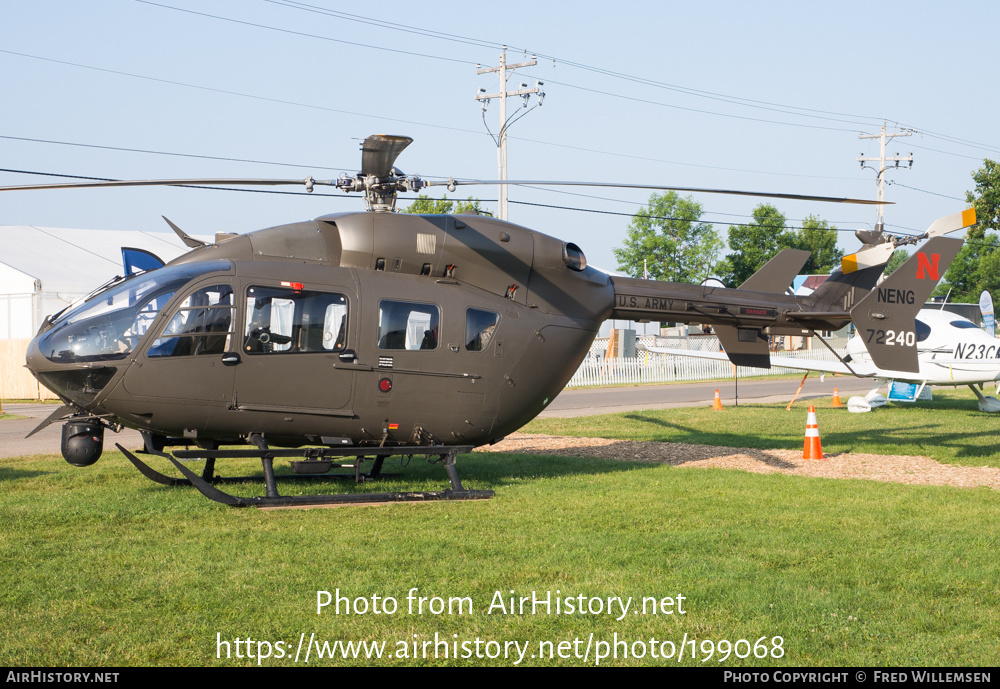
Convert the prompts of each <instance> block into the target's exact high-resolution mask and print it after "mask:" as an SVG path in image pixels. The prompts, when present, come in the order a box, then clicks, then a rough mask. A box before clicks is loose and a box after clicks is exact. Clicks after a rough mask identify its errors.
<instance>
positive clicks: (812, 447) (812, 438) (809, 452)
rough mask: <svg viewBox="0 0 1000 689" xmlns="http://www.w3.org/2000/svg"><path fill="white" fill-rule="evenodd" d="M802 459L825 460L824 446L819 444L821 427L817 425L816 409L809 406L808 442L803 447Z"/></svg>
mask: <svg viewBox="0 0 1000 689" xmlns="http://www.w3.org/2000/svg"><path fill="white" fill-rule="evenodd" d="M802 459H823V446H822V445H820V442H819V426H818V425H817V423H816V407H814V406H813V405H811V404H810V405H809V416H807V417H806V441H805V443H804V444H803V445H802Z"/></svg>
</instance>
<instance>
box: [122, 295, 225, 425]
mask: <svg viewBox="0 0 1000 689" xmlns="http://www.w3.org/2000/svg"><path fill="white" fill-rule="evenodd" d="M217 280H218V278H216V281H211V282H203V283H201V284H200V285H197V286H195V287H193V288H192V289H190V290H189V291H188V292H187V293H186V294H185V295H182V297H181V299H180V301H174V302H173V305H172V306H171V308H170V312H169V313H168V314H167V318H165V319H160V320H159V321H158V324H157V326H156V327H157V328H160V330H159V332H157V333H155V336H154V339H153V340H152V341H151V343H150V344H149V346H148V347H147V348H146V351H145V352H142V353H141V354H140V355H139V356H138V357H137V358H136V361H135V363H134V364H133V365H132V366H130V367H129V370H128V371H127V372H126V374H125V378H124V385H125V389H126V390H127V391H128V392H129V393H130V394H131V395H134V396H135V397H137V398H140V399H141V398H160V399H162V398H167V399H171V400H177V401H183V402H188V403H191V404H211V405H212V406H225V405H226V404H228V402H229V400H231V399H232V395H233V370H232V368H231V367H230V366H227V365H226V362H225V361H224V359H225V357H226V354H227V352H229V351H230V350H231V349H233V348H234V338H235V324H236V317H235V316H236V313H235V311H236V309H235V306H236V301H235V297H234V293H233V287H232V285H230V284H228V282H218V281H217Z"/></svg>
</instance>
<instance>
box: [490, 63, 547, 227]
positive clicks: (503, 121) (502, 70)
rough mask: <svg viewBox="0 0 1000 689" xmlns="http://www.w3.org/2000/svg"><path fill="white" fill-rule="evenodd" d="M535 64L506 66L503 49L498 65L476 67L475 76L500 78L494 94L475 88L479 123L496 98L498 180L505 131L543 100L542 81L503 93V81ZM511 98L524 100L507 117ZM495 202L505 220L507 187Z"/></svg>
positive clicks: (503, 158)
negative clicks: (491, 74)
mask: <svg viewBox="0 0 1000 689" xmlns="http://www.w3.org/2000/svg"><path fill="white" fill-rule="evenodd" d="M537 64H538V62H537V61H536V59H535V56H534V55H532V56H531V59H530V60H529V61H527V62H518V63H516V64H507V46H504V47H503V51H502V52H501V53H500V65H499V66H497V67H480V66H479V65H476V74H487V73H489V72H496V73H497V74H498V75H499V76H500V91H499V92H497V93H486V89H482V88H481V89H479V93H478V94H476V100H478V101H482V102H483V124H486V106H487V105H489V102H490V100H492V99H493V98H499V99H500V131H499V133H498V134H497V135H496V136H493V132H490V136H492V137H493V140H494V141H495V142H496V145H497V168H498V172H499V175H500V180H501V181H503V180H506V179H507V129H508V128H510V126H511V125H512V124H514V122H516V121H517V120H519V119H521V117H524V116H525V115H527V114H528V113H529V112H531V111H532V110H534V109H535V108H537V107H538V106H539V105H541V104H542V99H543V98H545V92H544V91H542V82H540V81H536V82H535V88H533V89H529V88H528V85H527V84H525V83H522V84H521V88H519V89H517V90H516V91H508V90H507V80H508V79H509V78H510V75H511V74H512V73H513V72H514V70H515V69H518V68H519V67H534V66H535V65H537ZM533 94H537V95H538V103H536V104H535V105H534V106H533V107H531V108H528V109H527V110H526V111H525V112H523V113H521V115H520V116H519V117H517V118H514V115H517V113H518V112H520V111H521V109H522V108H527V107H528V99H530V98H531V96H532V95H533ZM513 96H520V97H521V98H523V99H524V102H523V103H522V104H521V105H520V106H519V107H518V109H517V110H515V111H514V114H513V115H511V116H510V117H507V99H508V98H510V97H513ZM489 130H490V128H489V125H486V131H489ZM497 198H498V199H499V200H500V202H499V214H500V219H501V220H506V219H507V185H506V184H500V195H499V196H498V197H497Z"/></svg>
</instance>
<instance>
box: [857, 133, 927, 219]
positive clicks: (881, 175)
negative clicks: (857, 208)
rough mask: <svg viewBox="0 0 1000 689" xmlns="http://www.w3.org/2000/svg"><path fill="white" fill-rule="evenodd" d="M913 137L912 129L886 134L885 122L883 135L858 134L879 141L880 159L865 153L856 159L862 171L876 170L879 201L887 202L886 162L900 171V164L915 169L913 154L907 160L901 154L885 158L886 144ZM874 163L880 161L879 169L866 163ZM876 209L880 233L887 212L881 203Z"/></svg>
mask: <svg viewBox="0 0 1000 689" xmlns="http://www.w3.org/2000/svg"><path fill="white" fill-rule="evenodd" d="M912 135H913V130H912V129H904V130H902V131H899V132H896V133H894V134H886V133H885V121H883V122H882V133H881V134H858V138H859V139H878V140H879V156H878V158H873V157H870V156H866V155H865V154H864V153H862V154H861V155H859V156H858V157H857V158H856V160H857V161H858V162H859V163H861V169H862V170H863V169H865V168H866V167H867V168H868V169H869V170H874V171H875V183H876V185H877V187H878V200H879V201H885V171H886V169H887V167H886V162H890V163H895V165H894V166H893V167H895V168H896V169H899V164H900V163H909V164H910V165H909V166H910V167H911V168H912V167H913V154H912V153H911V154H910V155H908V156H906V157H905V158H904V157H901V156H900V155H899V153H896V155H894V156H893V157H892V158H888V159H887V158H886V157H885V144H886V142H888V141H891V140H892V139H894V138H896V137H897V136H912ZM872 161H878V167H877V168H874V167H872V166H870V165H865V163H867V162H872ZM876 208H877V209H878V210H877V211H876V213H877V216H876V218H875V230H876V231H878V232H881V231H882V221H883V217H884V215H885V210H884V206H883V205H882V204H881V203H879V205H878V206H876Z"/></svg>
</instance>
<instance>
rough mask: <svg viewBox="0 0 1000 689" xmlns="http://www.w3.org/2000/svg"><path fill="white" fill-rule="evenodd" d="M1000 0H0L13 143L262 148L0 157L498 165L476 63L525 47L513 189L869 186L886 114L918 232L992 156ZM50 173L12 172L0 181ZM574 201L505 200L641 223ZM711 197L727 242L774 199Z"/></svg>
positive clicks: (197, 214)
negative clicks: (384, 145) (606, 184)
mask: <svg viewBox="0 0 1000 689" xmlns="http://www.w3.org/2000/svg"><path fill="white" fill-rule="evenodd" d="M473 7H474V9H472V8H473ZM170 8H181V9H184V10H189V12H184V11H179V10H178V9H170ZM500 8H502V9H500ZM998 8H1000V6H998V5H996V4H995V3H990V2H966V3H956V4H952V5H944V4H943V3H930V2H906V3H903V2H885V3H871V2H864V3H861V2H839V3H822V4H819V3H801V2H771V3H737V2H697V3H694V2H685V3H676V2H660V3H628V2H619V3H607V2H565V3H563V2H546V3H539V2H521V1H519V0H515V1H513V2H505V3H503V4H502V5H501V4H497V5H495V6H489V5H487V4H476V5H474V6H473V5H468V4H464V3H414V2H400V3H393V2H388V3H367V4H357V3H355V4H348V5H345V4H344V3H342V2H337V3H334V2H327V1H326V0H311V2H309V3H303V2H291V1H289V0H277V1H275V2H267V1H265V0H240V1H239V2H236V1H229V2H226V1H211V0H202V1H199V2H195V1H193V0H162V3H161V4H160V5H154V4H152V3H143V2H138V1H137V0H90V1H88V2H78V1H70V0H51V1H50V2H46V3H13V2H7V3H4V4H3V6H2V10H0V51H3V52H0V89H2V93H3V106H2V108H0V136H3V137H21V138H28V139H44V140H51V141H60V142H68V143H74V144H88V145H92V146H110V147H120V148H130V149H145V150H150V151H160V152H167V153H180V154H192V155H200V156H211V157H219V158H239V159H249V160H255V161H265V162H261V163H250V162H236V161H221V160H212V159H208V158H193V157H184V156H167V155H154V154H150V153H136V152H124V151H111V150H106V149H102V148H88V147H82V146H69V145H57V144H49V143H39V142H31V141H22V140H16V139H14V138H0V160H2V164H0V167H2V168H9V169H17V170H35V171H43V172H53V173H62V174H70V175H84V176H94V177H112V178H137V179H148V178H173V177H192V176H198V177H202V176H226V177H289V178H300V177H305V176H306V175H308V174H313V175H314V176H316V177H317V178H320V177H324V178H328V177H336V176H338V175H339V174H340V173H341V172H342V171H354V170H356V169H357V167H358V165H359V162H360V154H359V152H358V143H359V140H360V139H363V138H364V137H365V136H367V135H368V134H373V133H384V134H404V135H408V136H412V137H413V138H414V139H415V142H414V143H413V144H412V145H411V146H410V148H409V149H407V151H406V152H405V153H403V155H402V156H401V157H400V159H399V160H398V161H397V165H398V166H399V167H401V168H402V169H403V170H405V171H407V172H417V173H420V174H422V175H424V176H427V177H432V176H441V177H447V176H455V177H475V178H488V179H492V178H494V177H495V176H496V148H495V146H494V144H493V142H492V140H491V139H490V137H489V136H488V135H487V134H486V133H485V129H484V126H483V119H482V116H481V111H480V105H479V104H478V103H477V102H475V101H474V100H473V96H474V95H475V93H476V91H477V90H478V89H479V88H480V87H482V88H485V89H487V91H490V92H492V91H495V90H496V89H497V81H496V79H495V77H492V76H485V75H484V76H477V75H476V74H475V67H476V64H477V63H482V64H483V65H489V66H493V65H495V64H497V62H498V59H499V52H500V49H499V46H500V45H501V44H504V43H506V44H508V45H510V46H512V47H513V48H512V49H511V51H510V52H509V53H508V55H509V58H510V60H511V61H520V60H523V59H525V57H524V51H525V50H527V51H528V52H529V53H530V52H535V53H537V54H538V55H539V59H538V62H539V64H538V66H537V67H534V68H530V69H526V70H523V71H518V72H517V73H516V74H515V76H514V78H513V79H512V82H513V84H514V85H515V86H516V84H517V83H520V81H522V80H523V81H526V82H528V83H529V84H532V85H533V84H534V82H535V80H541V81H543V82H545V86H544V89H545V92H546V98H545V102H544V105H543V106H542V107H541V108H538V109H536V110H534V111H533V112H531V113H529V114H528V115H527V116H526V117H524V119H522V120H521V121H520V122H518V123H517V124H516V125H514V126H513V128H512V129H511V137H512V138H511V141H510V146H509V161H510V162H509V174H510V176H511V177H512V178H516V177H520V178H532V179H569V180H597V181H632V182H650V183H662V184H678V185H686V186H701V187H729V188H737V189H753V190H773V191H787V192H794V193H811V194H825V195H833V196H862V197H869V198H873V197H874V195H875V184H874V174H873V173H872V172H871V171H863V170H861V169H860V165H859V164H858V163H857V162H856V161H855V158H856V157H857V156H858V154H859V153H861V152H864V153H865V154H866V155H875V154H877V152H878V148H877V144H875V143H874V142H871V141H861V140H859V139H858V134H859V133H860V132H865V133H876V132H877V131H878V129H879V127H880V125H881V121H882V119H883V118H884V119H888V120H889V122H890V125H891V126H895V124H896V123H898V124H901V125H904V126H907V127H912V128H914V129H916V130H917V131H918V132H920V133H918V134H916V135H914V136H911V137H908V138H905V139H897V140H896V141H895V142H894V143H892V144H890V147H889V152H890V154H892V153H895V152H897V151H899V152H900V153H901V154H903V155H905V154H907V153H910V152H912V153H913V155H914V158H915V162H914V165H913V168H912V169H911V170H901V171H899V172H897V173H895V174H893V175H891V176H890V179H891V180H893V181H895V182H897V184H895V185H892V186H889V187H888V189H887V198H888V200H890V201H894V202H896V205H895V206H891V207H889V208H888V210H887V213H886V218H887V224H888V225H889V227H890V229H891V230H897V231H902V232H920V231H922V230H923V229H925V228H926V227H927V225H929V224H930V222H931V221H933V220H934V219H935V218H937V217H939V216H942V215H947V214H950V213H953V212H956V211H958V210H961V209H962V208H963V207H964V206H965V204H964V202H963V201H962V198H963V196H964V192H965V191H966V190H968V189H971V188H972V182H971V178H970V173H971V172H972V171H973V170H975V169H976V168H977V167H979V165H981V164H982V159H983V158H985V157H990V158H994V159H996V158H998V157H1000V136H998V134H997V129H996V126H997V125H996V113H997V112H998V111H1000V108H998V103H997V101H998V99H1000V95H998V92H997V89H996V79H995V76H994V73H993V72H994V71H993V69H992V65H993V54H992V53H993V51H992V43H991V42H989V41H986V40H984V38H983V35H986V34H988V35H992V28H993V27H995V26H997V25H998V23H1000V22H998V20H1000V9H998ZM317 10H319V11H317ZM192 12H197V13H203V14H194V13H192ZM330 12H334V13H335V14H330ZM344 12H347V13H349V16H348V15H345V14H343V13H344ZM207 14H210V15H215V17H209V16H204V15H207ZM384 22H392V23H394V24H393V26H391V27H390V26H387V25H385V24H384ZM278 29H280V31H279V30H278ZM400 29H403V30H400ZM15 53H18V54H15ZM27 56H32V57H27ZM542 56H545V57H542ZM553 58H554V60H553ZM578 65H585V66H587V67H589V68H595V69H585V68H583V67H581V66H578ZM609 73H617V74H618V75H622V76H615V75H613V74H609ZM751 101H753V102H751ZM509 102H510V104H511V107H513V106H514V104H515V101H514V100H513V99H512V100H511V101H509ZM497 117H498V112H497V104H496V102H494V103H492V104H491V105H490V108H489V110H488V111H487V113H486V122H487V123H488V124H489V125H490V127H491V128H493V129H494V130H495V129H496V126H497ZM276 163H281V164H284V165H277V164H276ZM42 179H44V178H40V177H36V176H30V175H24V174H14V173H0V184H22V183H23V184H27V183H33V182H36V181H40V180H42ZM903 185H906V186H903ZM574 193H575V194H584V195H583V196H579V195H570V194H567V193H565V192H553V191H536V190H527V189H513V190H512V191H511V199H512V200H513V201H520V202H524V203H536V204H549V205H558V206H571V207H576V208H585V209H593V210H601V211H612V212H619V213H631V212H634V211H635V210H636V209H637V208H638V207H639V206H640V205H641V204H642V203H643V202H644V201H645V199H646V198H647V197H648V193H646V192H639V191H620V192H619V191H609V190H600V191H593V192H587V191H585V190H584V191H577V192H574ZM466 194H475V195H476V196H479V197H481V198H489V199H493V198H495V195H496V191H495V188H494V187H486V188H478V189H469V190H461V189H460V190H459V195H462V196H464V195H466ZM594 197H596V198H594ZM698 200H699V201H700V202H701V203H702V205H703V206H704V210H705V219H706V220H709V221H712V222H715V223H717V225H716V227H717V229H718V230H719V231H720V233H722V234H723V236H724V233H725V230H726V228H727V227H728V225H729V223H731V222H740V221H745V220H746V219H747V217H748V216H749V215H750V213H751V211H752V209H753V208H754V206H755V205H756V204H757V203H759V202H760V201H758V200H755V199H747V198H728V197H716V196H707V195H706V196H699V197H698ZM773 203H774V204H775V205H776V206H777V207H778V208H779V209H780V210H781V211H783V212H784V213H785V214H786V216H787V217H788V218H789V220H790V224H795V223H796V221H798V220H800V219H801V218H802V217H804V216H805V215H807V214H809V213H814V214H817V215H819V216H821V217H823V218H826V219H828V220H830V221H831V222H833V223H834V224H836V225H837V226H838V227H841V228H850V229H855V228H858V227H868V226H870V225H871V223H872V222H873V220H874V210H873V209H872V208H870V207H851V206H842V205H829V204H818V203H802V202H785V201H775V202H773ZM486 205H487V206H490V207H492V206H493V205H494V204H486ZM361 208H362V202H361V200H360V199H358V198H356V197H346V198H309V197H304V196H280V195H271V194H253V193H238V192H224V191H202V190H189V189H129V190H78V191H72V192H51V191H46V192H32V193H24V192H21V193H16V194H8V195H5V196H3V197H2V198H0V224H4V225H14V224H31V225H41V226H58V227H79V228H102V229H142V230H162V229H166V226H165V224H164V223H163V221H162V220H161V219H160V215H166V216H167V217H169V218H170V219H171V220H173V221H174V222H176V223H177V224H179V225H180V226H181V227H182V228H184V229H185V230H186V231H187V232H189V233H191V234H212V233H214V232H217V231H224V232H246V231H250V230H253V229H257V228H260V227H267V226H271V225H277V224H281V223H284V222H292V221H298V220H302V219H308V218H312V217H316V216H319V215H322V214H325V213H330V212H336V211H341V210H360V209H361ZM510 215H511V220H512V221H514V222H517V223H520V224H523V225H526V226H529V227H532V228H534V229H538V230H540V231H543V232H546V233H548V234H551V235H554V236H557V237H560V238H562V239H565V240H569V241H575V242H576V243H577V244H579V245H580V246H581V247H582V248H583V249H584V251H585V252H586V253H587V255H588V257H589V258H590V260H591V262H592V263H596V264H598V265H602V266H604V267H608V268H614V267H615V262H614V259H613V256H612V254H611V249H612V248H613V247H614V246H616V245H618V244H619V243H620V242H621V240H622V238H623V237H624V235H625V228H626V226H627V224H628V218H627V217H622V216H617V215H604V214H596V213H586V212H579V211H571V210H557V209H551V208H543V207H538V206H531V205H522V204H512V205H511V211H510ZM840 236H841V246H842V247H843V248H845V249H847V250H851V249H853V248H856V247H857V242H856V240H854V239H853V236H852V235H851V234H850V233H847V232H845V233H841V235H840ZM0 250H2V249H0Z"/></svg>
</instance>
